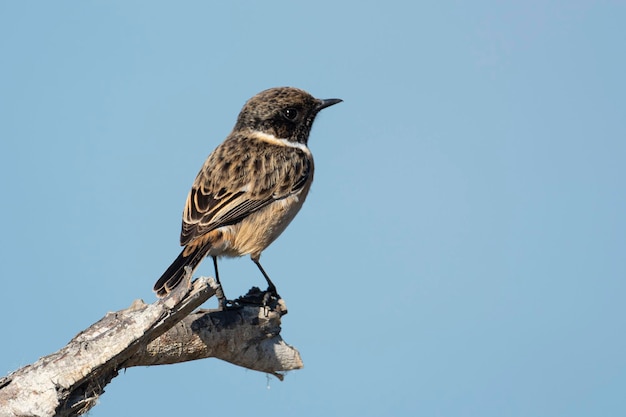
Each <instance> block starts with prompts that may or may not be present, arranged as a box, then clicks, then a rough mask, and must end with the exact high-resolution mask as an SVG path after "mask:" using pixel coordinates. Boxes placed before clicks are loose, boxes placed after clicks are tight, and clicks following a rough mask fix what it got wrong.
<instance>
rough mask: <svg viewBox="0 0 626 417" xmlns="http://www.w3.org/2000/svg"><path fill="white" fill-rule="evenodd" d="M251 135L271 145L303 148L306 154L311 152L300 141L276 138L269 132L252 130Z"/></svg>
mask: <svg viewBox="0 0 626 417" xmlns="http://www.w3.org/2000/svg"><path fill="white" fill-rule="evenodd" d="M252 135H253V136H254V137H255V138H257V139H259V140H262V141H263V142H267V143H271V144H272V145H278V146H288V147H290V148H297V149H301V150H303V151H304V152H305V153H306V154H307V155H310V154H311V151H310V150H309V148H308V147H307V146H306V145H305V144H303V143H300V142H292V141H290V140H288V139H283V138H277V137H276V136H274V135H270V134H269V133H265V132H261V131H259V130H255V131H253V132H252Z"/></svg>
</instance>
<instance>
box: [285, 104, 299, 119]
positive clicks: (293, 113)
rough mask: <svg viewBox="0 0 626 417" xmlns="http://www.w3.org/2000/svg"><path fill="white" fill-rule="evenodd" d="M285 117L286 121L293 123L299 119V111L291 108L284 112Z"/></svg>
mask: <svg viewBox="0 0 626 417" xmlns="http://www.w3.org/2000/svg"><path fill="white" fill-rule="evenodd" d="M283 116H285V119H287V120H289V121H291V122H293V121H294V120H296V118H297V117H298V110H297V109H294V108H293V107H289V108H287V109H285V110H283Z"/></svg>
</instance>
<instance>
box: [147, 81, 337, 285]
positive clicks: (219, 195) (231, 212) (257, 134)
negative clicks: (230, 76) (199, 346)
mask: <svg viewBox="0 0 626 417" xmlns="http://www.w3.org/2000/svg"><path fill="white" fill-rule="evenodd" d="M340 101H341V100H340V99H328V100H319V99H316V98H314V97H312V96H311V95H310V94H308V93H307V92H305V91H303V90H299V89H297V88H292V87H279V88H271V89H269V90H265V91H263V92H261V93H259V94H257V95H256V96H254V97H252V98H251V99H250V100H248V102H247V103H246V104H245V105H244V107H243V109H242V110H241V112H240V113H239V117H238V118H237V123H236V124H235V127H234V129H233V131H232V132H231V133H230V135H228V137H227V138H226V140H224V142H222V144H220V145H219V146H218V147H217V148H216V149H215V150H214V151H213V152H212V153H211V155H209V157H208V158H207V160H206V162H205V163H204V165H203V166H202V169H200V172H199V173H198V176H197V177H196V179H195V181H194V183H193V186H192V187H191V191H190V192H189V195H188V196H187V202H186V204H185V209H184V211H183V224H182V231H181V235H180V243H181V246H184V249H183V251H182V252H181V253H180V255H179V256H178V258H176V260H174V262H173V263H172V264H171V265H170V267H169V268H168V269H167V270H166V271H165V272H164V273H163V275H162V276H161V278H159V280H158V281H157V282H156V284H154V291H155V292H156V293H157V295H158V296H159V297H164V296H165V295H167V294H168V293H169V292H170V291H171V290H172V289H173V288H174V287H175V286H176V285H177V284H178V283H179V282H180V281H181V280H182V278H183V276H184V274H185V266H190V267H191V269H192V270H195V268H196V267H197V266H198V264H199V263H200V262H201V261H202V259H203V258H204V257H205V256H211V257H212V258H213V264H214V266H215V275H216V279H217V280H218V282H219V273H218V270H217V258H218V257H220V256H229V257H235V256H243V255H250V257H251V259H252V260H253V261H254V263H255V264H256V265H257V266H258V267H259V270H260V271H261V273H262V274H263V276H264V277H265V279H266V280H267V282H268V285H269V290H270V291H271V292H274V293H276V288H275V287H274V284H273V283H272V281H271V280H270V279H269V276H268V275H267V274H266V272H265V271H264V270H263V267H262V266H261V264H260V263H259V258H260V256H261V252H262V251H263V250H264V249H265V248H267V247H268V246H269V245H270V244H271V243H272V242H273V241H274V240H275V239H276V238H277V237H278V236H279V235H280V234H281V233H282V232H283V230H285V228H286V227H287V226H288V225H289V223H290V222H291V220H293V218H294V217H295V215H296V214H297V213H298V211H299V210H300V208H301V207H302V204H303V203H304V200H305V199H306V196H307V194H308V192H309V188H310V187H311V183H312V182H313V171H314V167H313V156H312V155H311V152H310V151H309V149H308V147H307V142H308V138H309V133H310V131H311V126H312V125H313V121H314V119H315V116H316V115H317V113H318V112H319V111H320V110H322V109H324V108H326V107H328V106H332V105H333V104H336V103H339V102H340Z"/></svg>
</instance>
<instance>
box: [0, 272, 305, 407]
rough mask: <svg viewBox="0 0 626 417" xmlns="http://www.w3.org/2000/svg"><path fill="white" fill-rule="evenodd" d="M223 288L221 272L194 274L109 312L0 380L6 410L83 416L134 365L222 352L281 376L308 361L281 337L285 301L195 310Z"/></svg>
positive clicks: (1, 401)
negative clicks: (159, 294)
mask: <svg viewBox="0 0 626 417" xmlns="http://www.w3.org/2000/svg"><path fill="white" fill-rule="evenodd" d="M220 290H221V289H220V288H219V286H218V285H217V284H216V283H215V281H214V280H213V279H205V278H199V279H197V280H196V281H194V283H193V285H191V284H190V281H189V278H187V280H186V282H185V283H183V284H182V285H180V286H179V287H177V288H176V289H175V290H174V292H172V293H171V294H170V295H168V297H166V298H164V299H162V300H158V301H156V302H155V303H153V304H145V303H143V301H141V300H136V301H135V302H134V303H133V304H132V305H131V306H130V307H129V308H127V309H125V310H121V311H118V312H114V313H108V314H107V315H106V316H104V317H103V318H102V319H101V320H99V321H98V322H97V323H94V324H93V325H91V326H90V327H89V328H87V329H86V330H84V331H82V332H81V333H79V334H78V335H76V337H74V338H73V339H72V340H71V341H70V342H69V343H68V344H67V345H66V346H65V347H63V348H62V349H60V350H59V351H57V352H55V353H53V354H51V355H48V356H45V357H43V358H41V359H39V360H38V361H37V362H35V363H33V364H31V365H27V366H25V367H23V368H21V369H19V370H17V371H15V372H13V373H11V374H10V375H8V376H6V377H4V378H2V379H0V417H5V416H6V417H16V416H46V417H48V416H78V415H81V414H83V413H85V412H87V411H88V410H90V409H91V408H92V407H93V406H94V405H95V404H96V400H97V398H98V397H99V396H100V395H101V394H102V393H103V392H104V387H105V386H106V385H107V384H108V383H109V382H110V381H111V380H112V379H113V378H114V377H116V376H117V375H118V372H119V370H121V369H124V368H129V367H132V366H151V365H164V364H172V363H178V362H185V361H190V360H197V359H202V358H208V357H215V358H219V359H222V360H225V361H228V362H231V363H233V364H235V365H239V366H243V367H246V368H248V369H252V370H257V371H261V372H267V373H271V374H273V375H275V376H277V377H278V378H280V379H282V374H281V372H285V371H289V370H294V369H300V368H302V366H303V364H302V361H301V359H300V355H299V353H298V351H297V350H296V349H295V348H293V347H291V346H289V345H287V344H286V343H285V342H284V341H283V340H282V338H281V337H280V321H281V317H282V316H283V315H284V314H286V312H287V310H286V308H285V306H284V303H283V302H282V300H278V302H274V303H269V305H268V306H265V307H262V306H259V305H258V304H254V303H253V304H252V305H243V306H241V307H239V308H233V309H228V310H224V311H219V310H218V311H208V310H198V311H196V312H193V310H195V309H196V308H197V307H199V306H200V305H201V304H202V303H204V302H205V301H206V300H208V299H209V298H210V297H212V296H213V295H215V294H216V292H217V291H220ZM192 312H193V313H192Z"/></svg>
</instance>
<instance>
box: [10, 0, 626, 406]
mask: <svg viewBox="0 0 626 417" xmlns="http://www.w3.org/2000/svg"><path fill="white" fill-rule="evenodd" d="M212 3H218V2H199V1H196V2H193V1H183V2H176V5H174V3H173V2H159V1H130V2H129V1H108V2H94V1H89V2H86V1H82V2H78V1H74V2H70V1H56V2H43V1H40V2H17V1H2V2H0V60H1V64H0V178H1V181H2V204H1V205H0V231H1V233H0V257H1V258H0V279H1V282H2V294H3V314H2V315H0V326H1V328H2V329H3V335H4V336H3V338H4V342H3V343H0V374H5V373H8V372H9V371H11V370H14V369H16V368H18V367H20V366H23V365H26V364H28V363H31V362H33V361H35V360H37V358H39V357H40V356H43V355H46V354H49V353H51V352H53V351H55V350H57V349H59V348H61V347H62V346H63V345H64V344H65V343H66V342H67V341H68V340H69V339H70V338H71V337H73V336H74V335H75V334H76V333H78V332H79V331H80V330H82V329H84V328H85V327H87V326H89V325H90V324H92V323H93V322H95V321H96V320H98V319H99V318H101V317H102V316H103V315H104V314H105V313H106V312H108V311H113V310H119V309H122V308H125V307H127V306H129V305H130V304H131V302H132V301H133V300H134V299H136V298H142V299H144V300H146V301H152V300H154V296H153V294H152V291H151V288H152V284H153V282H154V280H155V279H156V278H158V277H159V276H160V274H161V273H162V272H163V270H164V269H165V268H166V267H167V266H168V265H169V263H170V262H171V261H172V260H173V259H174V257H175V256H176V255H177V254H178V251H179V247H178V234H179V231H180V217H181V212H182V208H183V204H184V200H185V197H186V194H187V192H188V190H189V187H190V185H191V183H192V181H193V179H194V177H195V175H196V173H197V171H198V169H199V168H200V166H201V164H202V162H203V161H204V159H205V158H206V156H207V155H208V154H209V153H210V152H211V151H212V150H213V148H214V147H215V146H217V144H218V143H219V142H221V141H222V139H223V138H224V137H225V136H226V135H227V134H228V133H229V132H230V130H231V128H232V126H233V124H234V121H235V118H236V116H237V113H238V112H239V110H240V108H241V106H242V105H243V103H244V102H245V100H247V99H248V98H249V97H250V96H252V95H254V94H256V93H257V92H259V91H261V90H264V89H266V88H268V87H273V86H281V85H291V86H297V87H300V88H303V89H306V90H308V91H310V92H311V93H312V94H313V95H315V96H317V97H320V98H329V97H340V98H343V99H344V100H345V102H344V103H342V104H340V105H337V106H334V107H332V108H330V109H328V110H325V111H324V112H323V113H322V114H321V116H320V117H319V118H318V120H317V122H316V125H315V127H314V129H313V132H312V136H311V140H310V147H311V149H312V151H313V153H314V155H315V157H316V180H315V183H314V185H313V189H312V192H311V194H310V195H309V198H308V200H307V203H306V204H305V206H304V208H303V210H302V211H301V213H300V214H299V216H298V217H297V218H296V220H295V221H294V222H293V223H292V225H291V226H290V227H289V229H288V230H287V231H286V232H285V233H284V234H283V236H281V238H280V239H279V240H278V241H277V242H275V243H274V244H273V245H272V246H271V247H270V248H269V249H268V250H267V251H266V252H265V253H264V256H263V264H264V266H265V268H266V269H267V270H268V272H269V273H270V275H271V276H272V278H273V280H274V281H275V282H276V284H277V285H278V288H279V290H280V293H281V295H282V296H283V297H284V298H285V300H286V302H287V305H288V307H289V314H288V315H287V316H286V317H285V319H284V322H283V337H284V338H285V339H286V341H287V342H288V343H290V344H293V345H295V346H296V347H297V348H299V350H300V352H301V354H302V356H303V359H304V361H305V368H304V369H303V370H300V371H297V372H292V373H289V374H288V375H287V377H286V379H285V381H284V382H279V381H277V380H275V379H272V378H270V379H269V380H268V379H267V378H266V376H265V375H264V374H261V373H256V372H252V371H246V370H244V369H241V368H238V367H235V366H233V365H230V364H226V363H222V362H220V361H217V360H204V361H197V362H193V363H187V364H180V365H174V366H165V367H152V368H133V369H129V370H127V371H126V372H125V373H122V374H121V375H120V376H119V377H118V378H116V379H115V380H113V382H112V383H111V384H110V385H109V386H108V387H107V389H106V393H105V394H104V396H103V397H101V399H100V403H99V405H98V406H97V407H95V408H94V409H93V411H92V412H91V414H90V415H91V416H93V417H99V416H130V415H149V416H170V415H201V414H206V415H209V414H215V415H225V414H231V413H237V414H238V415H253V414H254V415H264V414H271V415H273V416H275V417H277V416H294V415H298V416H320V415H328V416H381V415H423V416H482V417H487V416H498V417H502V416H525V417H527V416H568V417H571V416H590V415H602V416H612V415H615V416H617V415H624V414H626V396H625V395H624V392H626V355H625V354H624V352H625V351H626V332H625V327H626V302H625V294H626V283H625V282H626V221H625V216H624V213H625V212H626V192H625V187H624V181H625V178H626V169H625V168H624V167H625V157H626V123H625V118H624V114H625V113H624V111H625V109H626V99H625V97H626V81H625V77H624V74H626V55H625V54H624V45H626V29H625V28H624V22H625V21H626V5H625V3H623V2H620V1H594V2H591V1H589V2H584V1H550V2H547V1H533V0H531V1H523V2H522V1H520V2H499V1H476V2H458V1H457V2H455V1H446V2H442V1H438V2H414V1H404V2H399V1H386V2H372V1H358V2H357V1H346V2H339V1H336V0H335V1H323V0H321V1H317V2H314V3H310V2H308V3H307V2H293V1H290V2H287V1H280V2H255V3H251V2H241V1H233V2H219V4H212ZM198 272H199V273H200V274H204V275H210V274H212V266H211V262H205V263H204V264H203V265H202V266H201V268H200V269H199V271H198ZM221 272H222V275H223V282H224V284H225V289H226V292H227V294H228V295H230V296H236V295H238V294H241V293H243V292H245V291H246V290H247V288H249V287H250V286H252V285H259V284H261V283H262V282H263V281H262V278H261V276H260V275H259V274H258V272H257V270H256V267H255V266H254V264H253V263H252V262H250V261H249V260H248V259H239V260H226V261H224V262H222V269H221ZM212 305H213V302H212V303H211V304H210V306H212Z"/></svg>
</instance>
